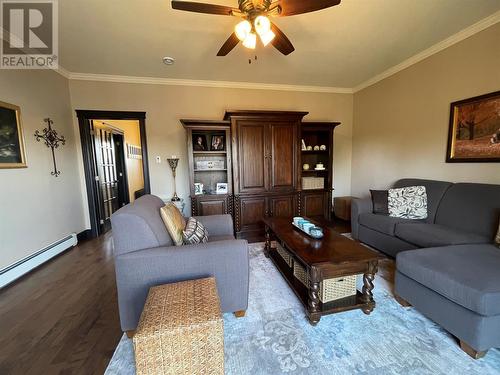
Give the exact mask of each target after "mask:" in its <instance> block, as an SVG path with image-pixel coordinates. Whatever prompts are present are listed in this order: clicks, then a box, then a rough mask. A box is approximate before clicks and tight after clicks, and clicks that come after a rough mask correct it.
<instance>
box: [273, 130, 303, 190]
mask: <svg viewBox="0 0 500 375" xmlns="http://www.w3.org/2000/svg"><path fill="white" fill-rule="evenodd" d="M269 133H270V136H269V138H268V140H269V142H270V145H269V148H270V155H268V156H269V158H268V159H269V163H270V165H269V170H270V186H269V190H271V191H292V190H294V189H295V186H296V180H297V178H296V173H297V172H296V170H297V167H296V166H297V164H296V159H297V126H296V125H295V124H290V123H277V124H271V125H269Z"/></svg>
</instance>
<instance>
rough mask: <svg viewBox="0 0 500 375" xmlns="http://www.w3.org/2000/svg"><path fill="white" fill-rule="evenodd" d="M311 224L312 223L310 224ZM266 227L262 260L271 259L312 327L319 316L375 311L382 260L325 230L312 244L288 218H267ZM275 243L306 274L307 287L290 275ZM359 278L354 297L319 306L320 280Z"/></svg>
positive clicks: (378, 255)
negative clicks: (379, 268) (300, 303)
mask: <svg viewBox="0 0 500 375" xmlns="http://www.w3.org/2000/svg"><path fill="white" fill-rule="evenodd" d="M310 221H312V222H313V223H314V221H313V220H310ZM264 224H265V226H266V246H265V248H264V252H265V255H266V257H268V258H271V260H272V261H273V263H274V264H275V266H276V267H277V268H278V270H279V271H280V272H281V274H282V275H283V277H284V278H285V280H286V281H287V282H288V284H289V285H290V287H291V288H292V290H293V291H294V292H295V294H296V295H297V297H298V298H299V300H300V301H301V302H302V304H303V305H304V307H305V309H306V313H307V317H308V319H309V322H310V323H311V324H312V325H316V324H317V323H318V322H319V320H320V319H321V316H323V315H327V314H333V313H338V312H342V311H347V310H353V309H361V310H362V311H363V312H364V313H365V314H367V315H369V314H370V313H371V312H372V311H373V309H374V308H375V301H374V299H373V293H372V290H373V288H374V285H373V280H374V278H375V274H376V273H377V270H378V261H379V260H380V259H383V258H385V257H384V256H383V255H381V254H380V253H378V252H376V251H373V250H370V249H368V248H367V247H365V246H363V245H361V244H360V243H358V242H356V241H353V240H351V239H348V238H346V237H345V236H342V235H341V234H339V233H337V232H335V231H334V230H332V229H329V228H323V230H324V237H323V238H322V239H320V240H315V239H313V238H312V237H309V236H308V235H306V234H305V233H303V232H302V231H300V230H299V229H297V228H295V227H294V226H293V225H292V218H291V217H290V218H278V217H274V218H273V217H270V218H265V219H264ZM273 240H276V241H277V242H278V243H279V244H280V245H281V246H282V247H283V248H284V249H285V250H286V251H287V252H288V253H289V254H290V255H291V256H292V258H293V262H299V264H300V265H301V266H302V267H303V268H304V269H305V270H306V272H307V275H308V277H309V286H308V287H307V286H305V285H304V284H303V283H302V282H301V281H299V280H298V279H297V278H296V277H295V276H294V274H293V267H290V266H289V265H288V264H287V263H286V262H285V260H284V259H283V258H282V257H281V256H280V255H279V254H278V251H277V249H276V248H275V247H272V241H273ZM359 274H363V288H362V291H361V292H360V291H359V290H357V291H356V295H352V296H350V297H346V298H342V299H339V300H335V301H331V302H327V303H323V302H321V300H320V298H319V288H320V283H322V282H323V281H324V280H327V279H332V278H337V277H347V276H351V275H359Z"/></svg>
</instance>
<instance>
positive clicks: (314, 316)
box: [307, 267, 321, 326]
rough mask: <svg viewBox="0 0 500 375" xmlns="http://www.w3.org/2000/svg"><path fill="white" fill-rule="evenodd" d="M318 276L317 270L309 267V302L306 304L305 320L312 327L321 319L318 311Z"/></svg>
mask: <svg viewBox="0 0 500 375" xmlns="http://www.w3.org/2000/svg"><path fill="white" fill-rule="evenodd" d="M319 283H320V280H319V275H318V270H317V269H316V268H314V267H311V270H310V272H309V284H310V285H309V291H308V292H309V301H308V303H307V318H308V319H309V323H311V324H312V325H313V326H315V325H316V324H318V322H319V320H320V319H321V313H320V311H319Z"/></svg>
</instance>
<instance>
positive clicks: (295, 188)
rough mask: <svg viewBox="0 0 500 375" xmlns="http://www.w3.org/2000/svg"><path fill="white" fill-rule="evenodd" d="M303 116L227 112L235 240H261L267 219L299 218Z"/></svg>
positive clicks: (260, 112)
mask: <svg viewBox="0 0 500 375" xmlns="http://www.w3.org/2000/svg"><path fill="white" fill-rule="evenodd" d="M306 114H307V112H276V111H231V112H226V116H225V120H229V121H230V122H231V137H232V152H233V192H234V222H235V231H236V235H237V237H238V238H246V239H249V240H257V239H261V238H262V237H263V233H264V225H263V223H262V219H263V218H264V217H266V216H294V215H298V213H299V211H300V210H299V204H300V202H299V189H300V181H299V178H300V170H299V168H300V144H301V140H300V124H301V121H302V118H303V117H304V116H305V115H306Z"/></svg>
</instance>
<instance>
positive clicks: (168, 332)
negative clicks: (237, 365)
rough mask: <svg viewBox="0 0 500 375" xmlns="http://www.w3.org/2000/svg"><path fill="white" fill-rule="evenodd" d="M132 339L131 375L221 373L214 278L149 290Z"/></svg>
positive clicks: (221, 338)
mask: <svg viewBox="0 0 500 375" xmlns="http://www.w3.org/2000/svg"><path fill="white" fill-rule="evenodd" d="M133 340H134V351H135V363H136V373H137V375H144V374H172V375H173V374H175V375H177V374H189V375H195V374H224V332H223V322H222V317H221V311H220V303H219V296H218V294H217V287H216V284H215V278H213V277H212V278H206V279H199V280H190V281H183V282H179V283H173V284H165V285H160V286H156V287H152V288H151V289H150V290H149V294H148V297H147V300H146V304H145V305H144V310H143V312H142V315H141V319H140V321H139V326H138V327H137V331H136V333H135V335H134V338H133Z"/></svg>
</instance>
